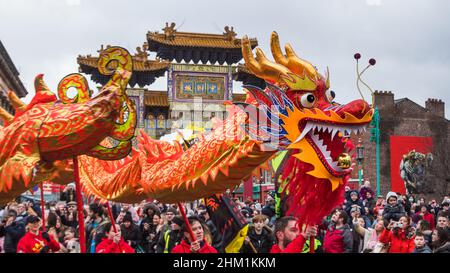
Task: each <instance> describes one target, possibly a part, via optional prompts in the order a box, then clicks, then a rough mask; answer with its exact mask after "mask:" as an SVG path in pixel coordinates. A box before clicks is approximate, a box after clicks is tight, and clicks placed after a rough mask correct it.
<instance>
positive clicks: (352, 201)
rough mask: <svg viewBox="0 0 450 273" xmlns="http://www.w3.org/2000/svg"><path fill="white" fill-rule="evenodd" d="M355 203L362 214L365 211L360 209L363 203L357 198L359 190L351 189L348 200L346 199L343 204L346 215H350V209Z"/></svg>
mask: <svg viewBox="0 0 450 273" xmlns="http://www.w3.org/2000/svg"><path fill="white" fill-rule="evenodd" d="M355 205H356V206H358V207H359V208H360V213H361V214H362V215H364V213H365V211H364V210H363V209H362V208H363V207H364V205H363V202H362V201H361V199H360V198H359V192H358V191H357V190H353V191H351V192H350V200H348V201H347V202H346V204H345V212H346V213H347V214H348V215H350V210H351V209H352V207H353V206H355Z"/></svg>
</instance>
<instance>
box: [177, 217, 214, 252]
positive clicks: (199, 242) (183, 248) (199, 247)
mask: <svg viewBox="0 0 450 273" xmlns="http://www.w3.org/2000/svg"><path fill="white" fill-rule="evenodd" d="M188 221H189V224H190V226H191V229H192V232H193V233H194V235H195V239H196V240H195V241H193V242H192V238H191V235H190V234H189V232H188V229H187V226H186V224H185V223H184V224H183V226H182V231H183V234H184V237H183V240H181V243H180V244H178V245H177V246H175V247H174V248H173V249H172V252H171V253H217V250H216V249H215V248H214V247H212V246H210V245H209V244H208V242H207V241H206V240H205V229H206V228H207V227H206V224H204V223H202V220H200V219H199V218H198V217H196V216H190V217H188Z"/></svg>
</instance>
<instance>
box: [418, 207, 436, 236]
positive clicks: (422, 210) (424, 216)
mask: <svg viewBox="0 0 450 273" xmlns="http://www.w3.org/2000/svg"><path fill="white" fill-rule="evenodd" d="M416 215H420V216H422V219H423V220H425V221H427V222H428V223H430V228H431V230H434V229H435V228H436V222H435V221H434V215H433V214H432V213H429V212H428V208H427V206H426V205H421V206H420V211H419V212H417V213H416Z"/></svg>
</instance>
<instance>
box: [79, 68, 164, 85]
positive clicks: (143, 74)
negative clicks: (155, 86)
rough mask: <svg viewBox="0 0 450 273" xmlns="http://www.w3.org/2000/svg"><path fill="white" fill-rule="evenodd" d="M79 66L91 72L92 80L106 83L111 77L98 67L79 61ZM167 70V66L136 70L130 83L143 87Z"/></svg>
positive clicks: (85, 71)
mask: <svg viewBox="0 0 450 273" xmlns="http://www.w3.org/2000/svg"><path fill="white" fill-rule="evenodd" d="M79 66H80V72H82V73H85V74H89V75H90V76H91V80H92V81H94V82H96V83H99V84H101V85H105V84H106V83H107V82H108V81H109V79H110V76H107V75H103V74H100V72H99V71H98V69H97V67H92V66H89V65H86V64H82V63H79ZM166 71H167V68H161V69H157V70H147V71H140V70H135V71H133V74H132V76H131V79H130V81H129V82H128V84H129V85H130V87H134V86H136V85H138V86H139V87H141V88H142V87H144V86H146V85H150V84H152V83H154V82H155V80H156V79H157V78H159V77H162V76H164V73H166Z"/></svg>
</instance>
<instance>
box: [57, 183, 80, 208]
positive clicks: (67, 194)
mask: <svg viewBox="0 0 450 273" xmlns="http://www.w3.org/2000/svg"><path fill="white" fill-rule="evenodd" d="M76 197H77V194H76V191H75V185H74V184H73V183H71V184H69V185H67V186H66V187H65V188H64V190H63V191H62V192H61V195H60V197H59V200H60V201H66V202H67V203H69V202H75V201H76Z"/></svg>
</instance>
